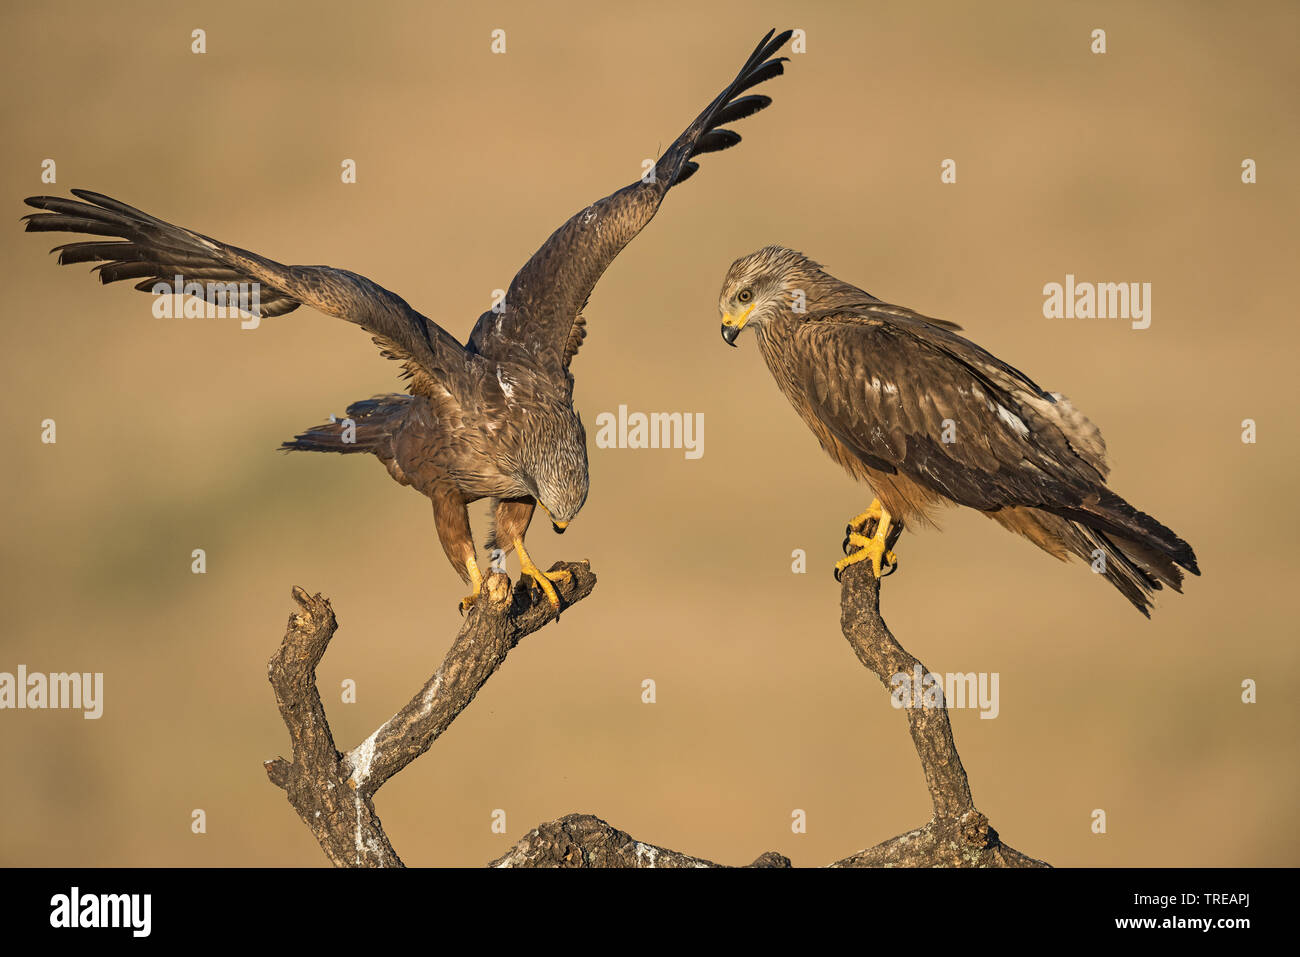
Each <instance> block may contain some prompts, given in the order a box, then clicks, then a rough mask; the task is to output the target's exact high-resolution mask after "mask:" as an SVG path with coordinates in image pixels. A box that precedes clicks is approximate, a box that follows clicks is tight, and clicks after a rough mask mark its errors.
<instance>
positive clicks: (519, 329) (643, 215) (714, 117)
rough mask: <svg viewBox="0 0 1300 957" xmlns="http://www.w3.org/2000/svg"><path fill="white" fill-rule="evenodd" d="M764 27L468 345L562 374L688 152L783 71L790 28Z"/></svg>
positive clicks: (687, 167)
mask: <svg viewBox="0 0 1300 957" xmlns="http://www.w3.org/2000/svg"><path fill="white" fill-rule="evenodd" d="M773 33H774V31H770V32H769V33H768V34H767V36H765V37H764V38H763V40H762V42H760V43H759V44H758V46H757V47H756V48H755V50H754V52H753V53H752V54H751V55H750V57H749V59H748V60H746V61H745V65H744V66H743V67H742V68H741V70H740V73H739V74H738V75H737V76H736V78H735V79H734V80H732V82H731V83H730V84H729V85H728V86H727V88H726V89H725V90H723V91H722V93H720V94H719V95H718V97H717V98H716V99H715V100H714V101H713V102H712V103H710V104H709V105H708V107H707V108H706V109H705V110H704V112H703V113H701V114H700V115H699V116H698V117H697V118H696V119H695V122H693V123H692V124H691V125H690V126H688V127H687V128H686V131H685V132H684V133H682V135H681V136H679V137H677V139H676V140H674V141H673V143H672V145H671V146H669V147H668V150H667V151H666V152H665V153H664V154H663V156H662V157H660V159H659V162H658V163H656V164H655V167H654V175H653V177H650V178H649V180H650V181H649V182H646V181H645V178H643V179H641V180H638V181H637V182H635V183H633V184H631V185H630V186H625V187H624V188H623V189H621V190H619V191H618V192H616V193H614V194H613V195H611V196H606V197H605V198H604V199H602V200H600V201H598V202H596V203H593V204H592V205H590V206H588V207H587V208H586V209H584V210H582V211H580V212H578V213H577V214H576V215H574V216H573V217H572V218H571V219H569V221H568V222H566V223H565V224H564V225H563V226H561V227H560V228H559V229H557V230H556V231H555V232H554V233H552V234H551V237H550V238H549V239H548V240H546V242H545V243H544V244H543V245H542V247H541V248H540V249H539V250H537V252H536V253H534V254H533V257H532V258H531V259H529V260H528V262H527V263H525V264H524V267H523V268H522V269H521V270H519V273H518V275H516V276H515V278H514V281H513V282H512V283H511V284H510V289H509V290H508V291H507V293H506V298H505V302H504V307H505V308H504V311H502V312H500V313H495V312H486V313H484V314H483V316H482V317H481V318H480V319H479V321H478V324H477V325H476V326H475V327H474V332H473V334H472V335H471V336H470V340H469V347H470V348H471V349H472V350H475V351H477V352H479V353H481V354H483V355H485V356H490V357H492V358H496V359H507V358H511V359H515V360H516V361H524V362H528V363H531V364H533V365H535V366H537V367H539V368H541V369H544V370H546V371H547V372H550V373H552V374H554V375H555V376H556V377H557V378H559V377H562V376H567V375H568V368H569V362H570V360H571V359H572V358H573V356H574V354H576V353H577V351H578V347H579V346H580V345H581V344H582V339H583V337H584V336H585V334H586V330H585V327H584V325H583V319H582V316H581V313H582V310H583V308H584V307H585V306H586V303H587V298H588V297H589V296H590V295H591V291H592V289H593V288H595V285H596V282H597V280H599V279H600V277H601V275H603V274H604V272H605V270H606V269H608V268H609V265H610V263H612V262H613V261H614V258H615V257H616V256H617V255H618V254H619V252H621V251H622V249H623V247H624V246H626V245H627V244H628V243H629V242H631V241H632V239H633V238H634V237H635V236H636V234H637V233H639V232H640V231H641V230H642V229H643V228H644V227H645V225H646V224H647V223H648V222H650V220H651V219H652V218H653V217H654V215H655V212H656V211H658V209H659V204H660V203H662V202H663V199H664V196H665V195H666V194H667V193H668V190H670V189H671V188H672V187H674V186H676V185H677V184H678V183H682V182H685V181H686V179H688V178H689V177H690V176H691V174H693V173H694V172H695V171H696V170H697V169H698V168H699V166H698V164H697V163H695V162H694V161H693V160H692V157H694V156H698V155H700V154H701V153H712V152H715V151H717V150H723V149H727V148H729V147H732V146H735V145H736V144H737V143H739V142H740V136H739V135H737V134H736V133H734V132H732V131H731V130H727V129H722V127H723V125H724V124H727V123H731V122H734V121H735V120H739V119H743V118H744V117H746V116H750V115H751V114H754V113H757V112H758V111H759V110H761V109H763V108H764V107H766V106H768V105H769V104H770V103H771V102H772V100H771V98H770V97H766V96H762V95H758V94H751V95H749V96H741V94H742V93H744V92H745V91H746V90H748V89H750V88H751V87H753V86H756V85H757V84H759V83H762V82H763V81H764V80H768V79H771V78H772V77H774V76H778V75H780V74H781V72H782V70H783V68H782V66H781V64H782V63H783V62H784V61H785V59H786V58H785V57H779V58H775V59H773V55H774V54H775V53H776V51H777V50H779V49H780V48H781V46H782V45H783V44H784V43H785V42H786V40H788V39H789V38H790V31H788V30H787V31H786V32H784V33H781V34H779V35H776V36H773Z"/></svg>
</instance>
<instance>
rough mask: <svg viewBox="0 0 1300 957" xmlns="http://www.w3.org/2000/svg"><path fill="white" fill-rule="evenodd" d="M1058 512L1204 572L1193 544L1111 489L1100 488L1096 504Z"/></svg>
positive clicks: (1088, 526)
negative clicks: (1198, 562)
mask: <svg viewBox="0 0 1300 957" xmlns="http://www.w3.org/2000/svg"><path fill="white" fill-rule="evenodd" d="M1058 514H1063V515H1065V517H1066V518H1069V519H1071V520H1073V521H1075V522H1078V523H1079V524H1080V525H1083V526H1085V527H1087V528H1090V529H1093V530H1096V531H1099V532H1104V533H1105V534H1107V535H1110V536H1111V537H1113V538H1116V539H1122V540H1125V541H1128V542H1130V543H1132V544H1134V545H1139V546H1142V547H1143V548H1144V549H1145V550H1147V552H1148V553H1151V552H1154V553H1156V554H1159V555H1163V556H1165V557H1166V558H1168V559H1170V560H1172V561H1173V562H1175V563H1177V564H1179V565H1181V566H1182V567H1183V568H1185V569H1187V570H1188V571H1189V572H1191V573H1192V574H1193V575H1199V574H1200V573H1201V570H1200V568H1199V567H1197V564H1196V553H1195V552H1193V551H1192V546H1191V545H1189V544H1187V542H1185V541H1183V540H1182V539H1181V538H1179V537H1178V536H1177V535H1176V534H1174V532H1173V530H1171V529H1169V528H1167V527H1165V526H1164V525H1162V524H1160V522H1158V521H1156V520H1155V519H1154V518H1152V517H1151V516H1150V515H1148V514H1146V512H1140V511H1138V510H1137V509H1136V508H1134V507H1133V506H1132V505H1130V504H1129V503H1128V502H1126V501H1124V499H1122V498H1120V497H1119V496H1118V495H1116V494H1115V493H1114V492H1112V491H1110V490H1109V489H1102V490H1101V495H1100V500H1099V501H1097V502H1096V503H1085V504H1084V505H1082V506H1080V507H1078V508H1073V509H1064V510H1061V511H1060V512H1058Z"/></svg>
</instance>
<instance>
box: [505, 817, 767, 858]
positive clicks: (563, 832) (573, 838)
mask: <svg viewBox="0 0 1300 957" xmlns="http://www.w3.org/2000/svg"><path fill="white" fill-rule="evenodd" d="M488 866H489V867H656V868H660V867H722V866H723V865H721V864H714V863H713V862H712V861H706V860H704V859H703V858H700V857H691V856H690V855H689V854H682V853H680V852H679V851H670V850H668V849H667V848H663V847H656V846H655V845H653V844H644V843H642V842H641V841H637V840H633V838H632V837H631V836H630V835H628V834H626V833H624V832H623V831H620V830H619V829H618V828H615V827H611V826H610V825H608V824H606V823H605V822H604V821H602V820H601V819H600V818H598V817H593V816H592V815H590V814H570V815H568V816H567V817H562V818H560V819H559V820H558V821H551V822H549V823H547V824H541V825H538V826H537V827H535V828H533V829H532V830H531V831H529V832H528V833H527V834H526V835H524V838H523V840H521V841H520V842H519V843H517V844H516V845H515V846H514V847H512V848H511V849H510V850H509V851H507V852H506V853H505V854H504V855H502V856H501V857H498V858H497V859H496V860H495V861H493V862H492V863H491V864H490V865H488ZM749 866H750V867H789V866H790V861H789V859H788V858H785V857H782V856H781V855H780V854H777V853H775V852H773V851H768V852H767V853H766V854H763V855H761V856H760V857H759V858H758V859H757V860H756V861H754V863H752V864H750V865H749Z"/></svg>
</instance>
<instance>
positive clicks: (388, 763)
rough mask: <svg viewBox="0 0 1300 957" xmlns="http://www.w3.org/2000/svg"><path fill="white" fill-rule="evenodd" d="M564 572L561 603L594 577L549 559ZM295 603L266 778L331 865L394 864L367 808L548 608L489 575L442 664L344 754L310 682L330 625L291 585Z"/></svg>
mask: <svg viewBox="0 0 1300 957" xmlns="http://www.w3.org/2000/svg"><path fill="white" fill-rule="evenodd" d="M557 569H563V570H565V571H568V572H569V578H568V579H567V580H565V581H562V582H559V583H557V591H558V592H559V595H560V598H561V601H562V603H563V607H568V606H570V605H573V604H575V603H576V602H578V601H581V600H582V599H583V598H585V597H587V595H589V594H591V590H592V589H593V588H594V587H595V585H596V576H595V575H593V574H592V572H591V568H590V566H589V565H587V564H586V563H585V562H584V563H582V564H564V563H557V564H556V565H555V566H553V567H552V569H551V570H552V571H555V570H557ZM293 598H294V600H295V601H296V602H297V603H298V605H299V608H300V609H301V610H300V611H299V612H297V613H296V614H294V615H292V616H290V618H289V626H288V628H287V630H286V631H285V635H284V640H283V641H282V642H281V644H280V647H279V649H278V650H277V651H276V653H275V655H274V656H272V658H271V661H270V665H269V668H268V670H269V678H270V681H271V687H272V688H273V689H274V690H275V697H276V702H277V703H278V704H279V707H280V715H281V717H282V718H283V719H284V724H285V727H286V728H287V729H288V731H289V738H290V740H291V741H292V742H293V760H292V761H286V760H285V759H284V758H276V759H275V760H273V761H268V762H266V765H265V767H266V773H267V777H269V778H270V780H271V782H272V783H273V784H275V785H276V786H277V787H280V788H282V789H284V791H285V792H286V794H287V795H288V798H289V803H290V804H291V805H293V807H294V810H296V811H297V812H298V815H299V817H301V818H302V819H303V821H304V822H305V823H306V824H307V826H308V827H309V828H310V829H311V831H312V834H314V835H315V837H316V840H317V841H318V842H319V843H320V845H321V848H322V850H324V851H325V854H326V856H328V857H329V859H330V861H332V862H333V863H334V864H336V865H339V866H352V867H358V866H364V867H400V866H402V862H401V859H400V858H399V857H398V856H397V852H396V851H394V850H393V846H392V844H391V843H390V842H389V840H388V837H387V835H386V834H385V833H384V829H383V826H382V824H381V823H380V821H379V817H378V815H377V814H376V813H375V808H374V801H373V798H374V794H375V792H376V791H378V790H379V788H380V787H381V786H382V785H383V783H384V782H385V781H387V780H388V779H389V778H391V777H392V776H393V775H394V774H396V773H397V772H398V771H400V770H402V768H404V767H406V766H407V765H408V764H410V763H411V762H412V761H414V760H415V759H416V758H417V757H419V756H420V755H421V754H423V753H424V752H425V751H427V750H428V749H429V746H430V745H431V744H432V743H433V742H434V741H435V740H437V738H438V736H439V735H440V734H442V732H443V731H445V730H446V729H447V727H448V726H449V725H450V724H451V723H452V721H454V720H455V719H456V716H457V715H459V714H460V713H461V711H463V710H464V709H465V707H466V706H467V705H468V704H469V703H470V702H471V701H473V700H474V696H475V695H476V694H478V691H479V689H480V688H482V687H483V685H484V683H485V682H486V681H487V680H488V678H490V677H491V676H492V674H493V673H494V672H495V671H496V670H497V668H498V667H500V665H501V663H502V662H503V661H504V660H505V658H506V655H507V654H509V652H510V649H512V648H514V646H515V645H517V644H518V643H519V641H520V640H521V639H522V638H524V637H525V636H526V635H529V634H531V633H532V632H534V631H537V630H538V629H539V628H541V627H542V626H544V625H546V624H547V623H549V622H551V621H554V620H556V618H557V617H558V615H557V614H556V612H555V611H554V610H553V609H552V608H551V606H550V605H549V604H548V603H547V601H546V600H545V598H544V597H542V596H540V595H539V594H538V593H536V592H535V591H534V590H533V588H532V587H531V586H530V584H529V583H528V582H527V581H521V582H520V583H519V584H518V585H517V586H516V587H515V588H514V589H513V590H511V588H510V581H509V579H508V578H506V576H505V575H501V574H493V575H489V576H488V579H487V581H486V582H485V583H484V592H483V597H482V598H481V599H480V600H479V603H478V604H477V605H475V606H474V607H473V608H472V609H471V610H470V612H469V614H468V615H467V616H466V619H465V622H464V624H463V625H462V626H461V629H460V632H459V633H458V634H457V635H456V639H455V641H453V642H452V646H451V648H450V649H449V650H448V652H447V654H446V657H445V658H444V659H443V662H442V665H441V666H440V667H439V668H438V670H437V672H436V673H435V674H434V675H433V677H431V678H430V679H429V680H428V681H427V682H426V683H425V685H424V687H423V688H422V689H420V691H419V693H417V694H416V695H415V697H414V698H412V699H411V701H410V702H409V703H407V705H406V706H405V707H404V708H402V709H401V710H400V711H399V712H398V713H397V714H395V715H394V716H393V717H392V718H390V719H389V720H388V721H386V722H384V723H383V724H382V725H381V726H380V727H379V728H378V729H376V730H375V732H374V733H373V734H371V735H370V737H368V738H367V739H366V740H365V741H363V742H362V743H361V744H359V745H358V746H357V747H355V748H353V749H352V750H351V751H349V752H348V753H347V754H346V755H344V754H340V753H339V752H338V749H337V748H336V747H335V745H334V737H333V735H332V734H331V732H330V727H329V721H328V720H327V718H326V716H325V707H324V705H323V704H322V703H321V698H320V692H319V691H318V690H317V687H316V666H317V665H318V664H320V660H321V658H322V657H323V656H324V654H325V649H326V648H327V647H329V642H330V639H331V638H333V636H334V631H335V629H336V628H337V627H338V622H337V621H336V619H335V617H334V612H333V609H331V607H330V603H329V601H328V600H327V599H325V598H323V597H322V596H320V595H311V596H309V595H308V594H307V593H306V592H305V591H303V590H302V589H301V588H296V587H295V588H294V590H293Z"/></svg>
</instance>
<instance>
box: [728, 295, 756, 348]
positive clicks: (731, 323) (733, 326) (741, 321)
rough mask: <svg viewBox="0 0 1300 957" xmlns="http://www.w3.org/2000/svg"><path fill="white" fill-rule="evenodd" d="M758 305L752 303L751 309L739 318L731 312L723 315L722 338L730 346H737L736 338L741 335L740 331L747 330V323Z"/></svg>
mask: <svg viewBox="0 0 1300 957" xmlns="http://www.w3.org/2000/svg"><path fill="white" fill-rule="evenodd" d="M757 305H758V303H756V302H751V303H750V304H749V307H748V308H747V309H746V310H745V311H744V312H742V313H741V314H740V315H739V316H733V315H732V314H731V313H729V312H725V313H723V314H722V338H723V340H724V341H725V342H726V343H727V345H729V346H735V344H736V336H738V335H740V330H741V329H744V328H745V323H747V322H748V321H749V314H750V313H751V312H753V311H754V307H755V306H757Z"/></svg>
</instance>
